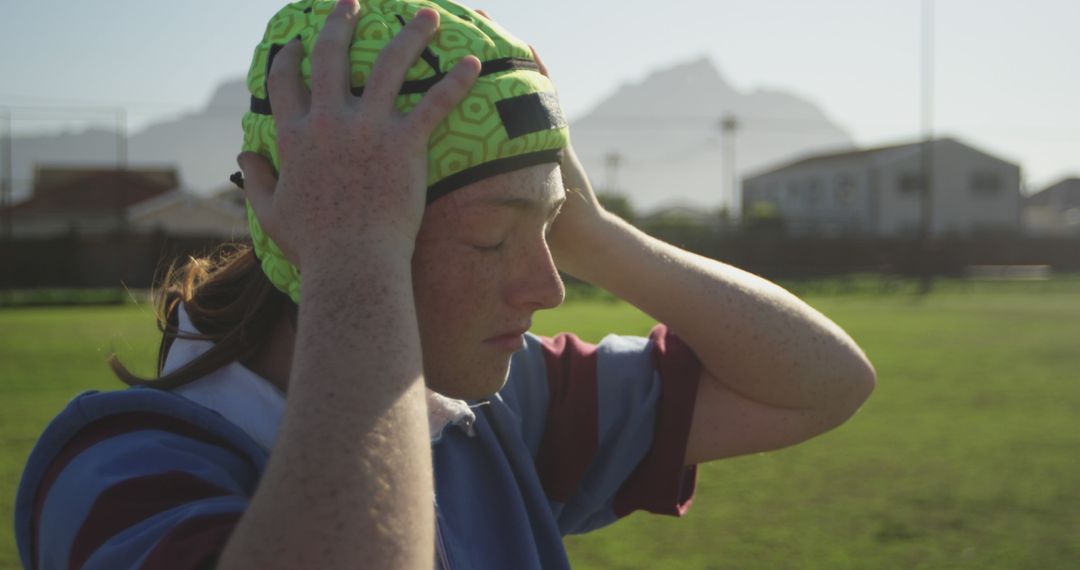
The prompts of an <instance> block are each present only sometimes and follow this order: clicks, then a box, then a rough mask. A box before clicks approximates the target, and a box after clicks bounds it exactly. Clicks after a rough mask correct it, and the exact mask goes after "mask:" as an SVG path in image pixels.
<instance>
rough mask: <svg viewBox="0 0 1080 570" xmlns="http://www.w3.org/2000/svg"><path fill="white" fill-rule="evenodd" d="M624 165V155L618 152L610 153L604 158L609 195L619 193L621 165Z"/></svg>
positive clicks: (605, 182)
mask: <svg viewBox="0 0 1080 570" xmlns="http://www.w3.org/2000/svg"><path fill="white" fill-rule="evenodd" d="M620 164H622V155H621V154H619V152H618V151H612V152H609V153H608V155H607V156H606V157H604V165H605V166H606V167H607V180H605V181H604V185H605V186H607V188H606V191H607V192H608V193H609V194H616V193H618V191H619V186H618V176H619V165H620Z"/></svg>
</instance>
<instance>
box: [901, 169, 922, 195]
mask: <svg viewBox="0 0 1080 570" xmlns="http://www.w3.org/2000/svg"><path fill="white" fill-rule="evenodd" d="M922 189H923V177H922V174H918V173H912V172H905V173H903V174H901V175H900V176H899V177H897V179H896V190H897V192H899V193H900V194H904V195H910V196H916V195H918V194H919V193H921V192H922Z"/></svg>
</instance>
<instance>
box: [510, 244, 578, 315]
mask: <svg viewBox="0 0 1080 570" xmlns="http://www.w3.org/2000/svg"><path fill="white" fill-rule="evenodd" d="M520 261H521V262H520V263H518V264H516V267H515V272H514V273H515V274H514V276H513V278H512V279H510V280H509V281H508V283H507V289H506V297H507V301H508V302H509V303H510V304H511V305H513V306H515V307H525V308H528V309H529V310H531V311H539V310H543V309H553V308H555V307H558V306H559V305H561V304H562V302H563V299H564V298H565V297H566V288H565V287H564V286H563V282H562V278H561V277H560V276H559V270H558V269H556V267H555V261H554V260H553V259H552V258H551V251H550V250H549V249H548V246H547V243H546V242H545V241H543V240H540V241H539V243H538V244H537V245H534V246H531V247H530V248H529V252H528V254H527V255H523V256H521V257H520Z"/></svg>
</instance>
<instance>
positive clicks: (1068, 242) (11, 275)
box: [0, 230, 1080, 289]
mask: <svg viewBox="0 0 1080 570" xmlns="http://www.w3.org/2000/svg"><path fill="white" fill-rule="evenodd" d="M653 233H654V234H655V235H656V236H657V237H659V238H660V239H664V240H665V241H669V242H671V243H674V244H676V245H679V246H680V247H684V248H686V249H688V250H690V251H693V252H695V253H699V254H702V255H705V256H707V257H712V258H714V259H718V260H720V261H723V262H725V263H729V264H732V265H735V266H737V267H740V268H742V269H746V270H747V271H751V272H754V273H756V274H758V275H762V276H765V277H769V278H792V277H811V276H829V275H842V274H846V273H853V272H866V271H872V272H879V273H886V274H895V275H917V274H919V273H920V272H921V271H923V270H924V268H929V269H930V270H931V271H932V273H933V274H936V275H951V276H961V275H964V274H965V270H966V269H967V268H968V267H970V266H975V265H1046V266H1049V267H1050V268H1051V269H1052V270H1053V271H1055V272H1080V237H1071V238H1032V237H1019V236H1016V237H1009V236H1000V237H982V238H951V239H949V238H943V239H939V240H936V241H933V242H931V243H930V244H929V247H926V248H924V247H923V245H922V244H921V243H920V242H919V241H918V240H914V239H873V238H805V237H801V238H788V237H781V236H752V235H746V234H742V235H739V234H704V233H697V234H693V235H688V234H685V233H683V234H681V235H671V236H666V235H664V232H663V231H660V230H658V231H654V232H653ZM220 243H221V240H220V238H213V237H202V238H199V237H183V238H180V237H172V236H167V235H165V234H163V233H161V232H135V231H126V232H115V233H112V234H105V235H95V236H89V235H80V234H76V233H71V234H67V235H64V236H60V237H54V238H47V239H19V240H8V241H0V268H2V270H0V289H31V288H43V287H50V288H51V287H56V288H68V287H69V288H104V287H119V286H121V284H123V285H126V286H127V287H130V288H147V287H150V286H152V285H153V279H154V277H155V275H156V274H157V273H158V271H159V270H160V268H162V267H163V266H164V265H166V264H168V263H169V262H171V261H173V260H176V259H182V258H184V257H186V256H188V255H195V256H198V255H202V254H205V253H207V252H209V251H211V250H212V249H213V248H214V247H215V246H216V245H218V244H220Z"/></svg>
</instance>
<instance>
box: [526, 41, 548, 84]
mask: <svg viewBox="0 0 1080 570" xmlns="http://www.w3.org/2000/svg"><path fill="white" fill-rule="evenodd" d="M529 49H530V50H532V54H533V61H535V62H536V66H537V67H539V68H540V74H541V75H543V76H544V77H547V78H548V79H551V75H548V68H547V66H546V65H544V60H542V59H540V54H538V53H536V48H534V47H532V44H529Z"/></svg>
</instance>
